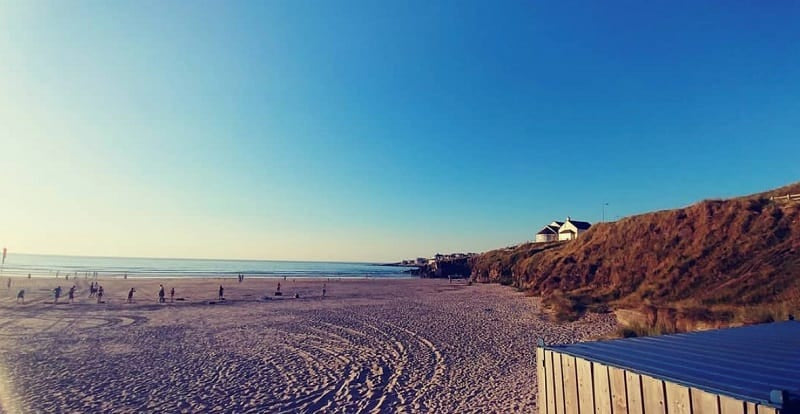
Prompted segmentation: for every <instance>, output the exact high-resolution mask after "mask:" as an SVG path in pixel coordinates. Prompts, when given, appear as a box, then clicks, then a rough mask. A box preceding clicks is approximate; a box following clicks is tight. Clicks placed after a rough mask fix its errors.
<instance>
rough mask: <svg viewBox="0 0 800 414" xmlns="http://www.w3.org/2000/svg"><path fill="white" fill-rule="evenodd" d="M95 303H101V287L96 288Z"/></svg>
mask: <svg viewBox="0 0 800 414" xmlns="http://www.w3.org/2000/svg"><path fill="white" fill-rule="evenodd" d="M97 303H103V287H102V286H97Z"/></svg>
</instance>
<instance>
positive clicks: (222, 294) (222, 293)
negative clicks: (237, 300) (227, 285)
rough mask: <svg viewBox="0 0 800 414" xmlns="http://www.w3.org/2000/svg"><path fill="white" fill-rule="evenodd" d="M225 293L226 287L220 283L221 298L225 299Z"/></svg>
mask: <svg viewBox="0 0 800 414" xmlns="http://www.w3.org/2000/svg"><path fill="white" fill-rule="evenodd" d="M224 293H225V289H224V288H223V287H222V285H219V300H225V295H224Z"/></svg>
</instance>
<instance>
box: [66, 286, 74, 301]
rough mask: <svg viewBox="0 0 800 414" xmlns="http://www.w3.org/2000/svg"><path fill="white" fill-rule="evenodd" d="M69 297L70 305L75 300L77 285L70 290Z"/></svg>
mask: <svg viewBox="0 0 800 414" xmlns="http://www.w3.org/2000/svg"><path fill="white" fill-rule="evenodd" d="M67 295H68V297H69V303H72V302H73V301H74V300H75V285H72V287H71V288H69V292H68V294H67Z"/></svg>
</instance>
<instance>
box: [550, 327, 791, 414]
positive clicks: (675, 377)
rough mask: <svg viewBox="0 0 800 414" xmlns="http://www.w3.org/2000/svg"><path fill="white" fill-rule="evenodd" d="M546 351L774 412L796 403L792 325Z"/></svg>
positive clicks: (662, 337)
mask: <svg viewBox="0 0 800 414" xmlns="http://www.w3.org/2000/svg"><path fill="white" fill-rule="evenodd" d="M545 349H549V350H552V351H555V352H561V353H565V354H568V355H572V356H576V357H580V358H584V359H588V360H590V361H594V362H599V363H601V364H605V365H610V366H614V367H619V368H622V369H626V370H629V371H633V372H637V373H641V374H645V375H649V376H652V377H655V378H659V379H663V380H667V381H671V382H675V383H678V384H682V385H685V386H690V387H695V388H699V389H702V390H706V391H709V392H713V393H718V394H723V395H728V396H731V397H734V398H738V399H742V400H746V401H751V402H756V403H758V404H765V405H768V406H772V407H776V408H782V406H784V405H791V406H793V407H794V404H796V403H797V402H798V401H800V322H797V321H788V322H775V323H768V324H762V325H752V326H747V327H742V328H729V329H719V330H713V331H704V332H692V333H684V334H676V335H663V336H652V337H643V338H630V339H617V340H609V341H598V342H584V343H577V344H572V345H556V346H548V347H545ZM773 390H781V391H783V392H784V393H785V394H784V396H782V395H779V394H780V392H779V393H778V395H774V394H775V393H774V391H773ZM791 412H794V411H791Z"/></svg>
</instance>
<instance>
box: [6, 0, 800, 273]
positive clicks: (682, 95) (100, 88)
mask: <svg viewBox="0 0 800 414" xmlns="http://www.w3.org/2000/svg"><path fill="white" fill-rule="evenodd" d="M700 3H702V4H700ZM798 21H800V3H798V2H788V1H787V2H782V1H778V2H757V1H748V2H745V1H741V2H740V1H718V2H717V1H712V2H696V1H687V2H673V1H670V2H641V1H628V2H614V3H612V2H605V1H603V2H600V1H598V2H594V3H592V2H564V1H555V2H540V1H513V2H494V1H478V2H471V1H463V0H459V1H446V2H436V1H429V0H424V1H408V2H406V1H401V2H384V1H371V0H368V1H316V0H313V1H296V0H292V1H259V2H242V1H239V2H222V1H214V2H205V1H198V2H194V1H192V2H189V1H160V0H159V1H131V2H122V1H70V2H65V1H52V2H48V1H35V2H28V1H8V0H0V244H1V245H3V246H7V247H8V248H9V250H10V251H12V252H14V251H17V252H32V253H58V254H79V255H111V256H159V257H213V258H264V259H309V260H363V261H386V260H396V259H401V258H406V257H414V256H429V255H432V254H433V253H436V252H451V251H482V250H487V249H490V248H494V247H501V246H505V245H509V244H514V243H517V242H520V241H524V240H529V239H532V238H533V234H534V233H535V232H536V231H537V230H538V229H539V228H540V227H541V226H542V225H544V224H546V223H547V222H549V221H551V220H554V219H563V218H565V217H566V216H567V215H570V216H572V217H573V218H577V219H583V220H588V221H592V222H595V221H599V220H600V218H601V217H600V216H601V213H602V210H601V206H602V205H603V203H606V202H607V203H609V205H608V207H607V210H606V214H607V217H609V218H611V219H614V218H616V217H621V216H626V215H630V214H636V213H640V212H646V211H650V210H656V209H664V208H671V207H678V206H683V205H687V204H690V203H692V202H694V201H697V200H700V199H703V198H710V197H727V196H733V195H739V194H747V193H752V192H757V191H761V190H766V189H769V188H772V187H777V186H781V185H784V184H788V183H790V182H792V181H797V180H800V24H798Z"/></svg>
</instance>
